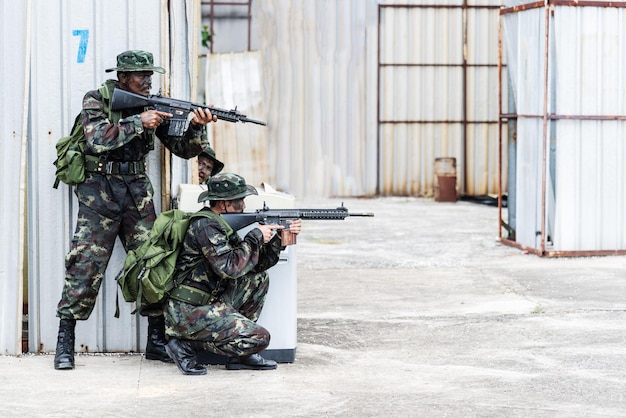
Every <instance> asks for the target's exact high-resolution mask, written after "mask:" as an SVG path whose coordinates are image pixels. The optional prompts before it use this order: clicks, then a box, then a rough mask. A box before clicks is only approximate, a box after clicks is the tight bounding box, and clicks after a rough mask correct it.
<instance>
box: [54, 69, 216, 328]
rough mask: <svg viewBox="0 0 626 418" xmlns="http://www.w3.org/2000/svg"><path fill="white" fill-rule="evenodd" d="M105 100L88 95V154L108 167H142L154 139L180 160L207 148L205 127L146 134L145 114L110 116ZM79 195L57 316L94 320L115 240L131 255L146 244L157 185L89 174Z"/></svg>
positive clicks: (110, 85)
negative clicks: (114, 164) (131, 164)
mask: <svg viewBox="0 0 626 418" xmlns="http://www.w3.org/2000/svg"><path fill="white" fill-rule="evenodd" d="M105 84H106V86H107V89H108V90H109V92H112V91H113V89H114V88H115V87H118V83H117V81H116V80H108V81H107V82H106V83H105ZM105 100H107V99H104V98H103V97H102V94H101V93H100V92H99V91H98V90H94V91H90V92H88V93H87V94H86V95H85V98H84V100H83V111H82V123H83V129H84V132H85V136H86V140H87V145H86V151H85V154H87V155H96V156H99V157H101V159H102V160H103V161H106V162H143V161H144V158H145V156H146V154H148V152H150V151H151V150H153V149H154V137H155V134H156V136H157V137H158V138H159V139H160V140H161V142H162V143H163V144H164V145H165V146H166V147H167V148H168V149H169V150H170V151H172V153H174V154H175V155H177V156H179V157H181V158H191V157H194V156H196V155H198V154H199V153H200V152H201V151H202V150H203V149H204V148H206V146H207V145H208V140H207V137H206V132H205V130H204V129H203V128H200V129H196V128H195V127H194V126H193V125H191V127H190V128H189V129H188V130H187V131H186V132H185V136H184V137H172V136H169V135H168V134H167V129H168V124H167V123H163V124H161V125H160V126H159V127H158V128H157V129H156V130H144V128H143V126H142V122H141V116H140V115H139V113H141V112H142V111H143V110H144V109H134V110H133V109H131V110H129V111H127V112H124V113H121V114H118V115H109V114H107V112H106V111H105V105H104V101H105ZM107 107H108V104H107ZM109 116H111V118H112V119H113V120H115V119H117V118H119V122H118V123H112V121H111V120H110V119H109ZM155 131H156V132H155ZM75 193H76V197H77V198H78V203H79V209H78V220H77V224H76V231H75V233H74V238H73V239H72V243H71V249H70V251H69V253H68V254H67V256H66V259H65V268H66V271H65V284H64V287H63V292H62V296H61V300H60V302H59V304H58V306H57V316H58V317H60V318H62V319H79V320H82V319H87V318H89V315H90V314H91V312H92V310H93V308H94V304H95V301H96V297H97V296H98V291H99V289H100V284H101V282H102V279H103V277H104V273H105V270H106V267H107V264H108V262H109V258H110V257H111V253H112V251H113V246H114V244H115V239H116V237H118V236H119V238H120V240H121V242H122V244H123V245H124V248H125V249H126V250H129V249H134V248H137V247H138V246H140V245H141V244H142V243H143V242H144V241H145V240H146V239H147V237H148V234H149V232H150V229H151V227H152V224H153V222H154V220H155V218H156V215H155V209H154V203H153V200H152V198H153V194H154V191H153V188H152V184H151V183H150V179H149V178H148V176H147V175H146V174H145V173H144V172H143V170H141V172H140V173H138V174H105V173H98V172H87V173H86V175H85V182H84V183H81V184H79V185H77V186H76V188H75Z"/></svg>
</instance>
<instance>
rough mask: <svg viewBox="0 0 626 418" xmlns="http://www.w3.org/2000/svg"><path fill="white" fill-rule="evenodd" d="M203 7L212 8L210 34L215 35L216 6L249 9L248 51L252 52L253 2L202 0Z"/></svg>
mask: <svg viewBox="0 0 626 418" xmlns="http://www.w3.org/2000/svg"><path fill="white" fill-rule="evenodd" d="M200 4H201V6H203V5H204V6H209V7H210V10H211V11H210V17H209V22H210V23H209V31H210V32H209V33H211V34H213V22H214V18H213V16H215V6H242V7H244V6H245V7H247V8H248V14H247V16H246V19H247V20H248V51H250V48H251V45H252V42H251V41H252V35H251V32H252V30H251V29H252V0H241V1H221V0H202V1H201V2H200ZM209 51H210V53H211V54H212V53H213V41H211V47H210V48H209Z"/></svg>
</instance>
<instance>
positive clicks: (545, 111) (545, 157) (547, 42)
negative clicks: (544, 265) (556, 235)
mask: <svg viewBox="0 0 626 418" xmlns="http://www.w3.org/2000/svg"><path fill="white" fill-rule="evenodd" d="M545 13H546V16H545V28H544V30H545V37H544V55H543V89H544V90H543V138H542V144H541V145H542V148H543V149H542V150H541V247H540V251H541V253H542V254H544V253H545V252H546V180H547V175H546V171H547V162H548V151H547V148H548V88H549V81H550V80H549V79H548V72H549V71H548V63H549V56H550V54H549V48H550V3H549V1H546V5H545Z"/></svg>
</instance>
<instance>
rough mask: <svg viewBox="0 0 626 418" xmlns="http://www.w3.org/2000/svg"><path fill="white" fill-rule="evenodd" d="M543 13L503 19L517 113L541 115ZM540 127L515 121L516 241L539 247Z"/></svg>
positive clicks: (524, 120) (537, 11)
mask: <svg viewBox="0 0 626 418" xmlns="http://www.w3.org/2000/svg"><path fill="white" fill-rule="evenodd" d="M543 16H544V14H543V10H542V9H533V10H528V11H526V12H523V13H514V14H510V15H505V16H503V23H504V27H505V31H504V34H505V38H506V45H507V48H506V49H507V51H508V55H509V57H508V68H509V74H510V75H511V83H512V85H513V91H514V92H515V94H514V96H515V104H516V109H517V113H518V114H522V115H541V114H542V113H543V92H544V85H543V68H544V65H543V64H544V63H543V56H544V51H545V47H544V40H545V30H544V25H543ZM542 130H543V128H542V121H541V119H533V118H520V119H518V121H517V173H518V175H517V177H516V178H517V185H516V187H515V190H516V197H515V200H516V202H517V208H516V237H515V238H516V240H517V241H518V242H520V243H523V244H524V245H528V246H532V247H535V246H538V245H539V243H540V239H541V237H540V236H538V235H537V234H536V231H539V230H541V227H540V225H541V181H542V180H541V179H542V177H541V176H542V175H541V158H538V157H540V156H541V155H542V152H541V150H542V138H543V131H542Z"/></svg>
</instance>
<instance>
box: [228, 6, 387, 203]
mask: <svg viewBox="0 0 626 418" xmlns="http://www.w3.org/2000/svg"><path fill="white" fill-rule="evenodd" d="M375 7H376V3H375V2H372V1H368V2H367V3H365V4H363V2H362V1H356V0H344V1H335V0H325V1H306V2H302V1H294V0H268V1H255V2H254V3H253V16H254V19H256V22H257V26H258V37H259V39H258V43H259V48H260V52H261V54H262V69H261V72H262V75H263V79H262V86H263V92H264V97H263V102H262V106H263V108H264V110H265V112H264V114H261V115H259V116H260V117H266V118H267V120H268V121H269V126H268V135H269V138H270V139H269V145H268V149H267V152H268V155H269V164H270V167H271V171H270V173H269V175H267V176H266V175H264V173H258V174H259V175H258V176H256V178H253V180H254V181H269V182H270V183H271V184H273V185H275V186H276V187H278V188H279V189H281V190H283V191H286V192H289V193H292V194H295V195H297V196H305V195H313V196H330V195H374V194H376V159H375V158H376V103H375V100H376V90H375V87H374V86H375V51H376V49H375V48H376V47H375V44H376V40H375V36H376V35H375V34H376V24H377V23H376V8H375ZM368 54H369V55H368ZM368 57H369V59H368ZM372 64H373V66H372ZM223 157H224V160H225V161H226V163H227V164H228V162H229V161H231V160H237V159H238V158H240V157H241V156H240V155H229V154H224V155H223ZM265 177H267V178H265Z"/></svg>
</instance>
